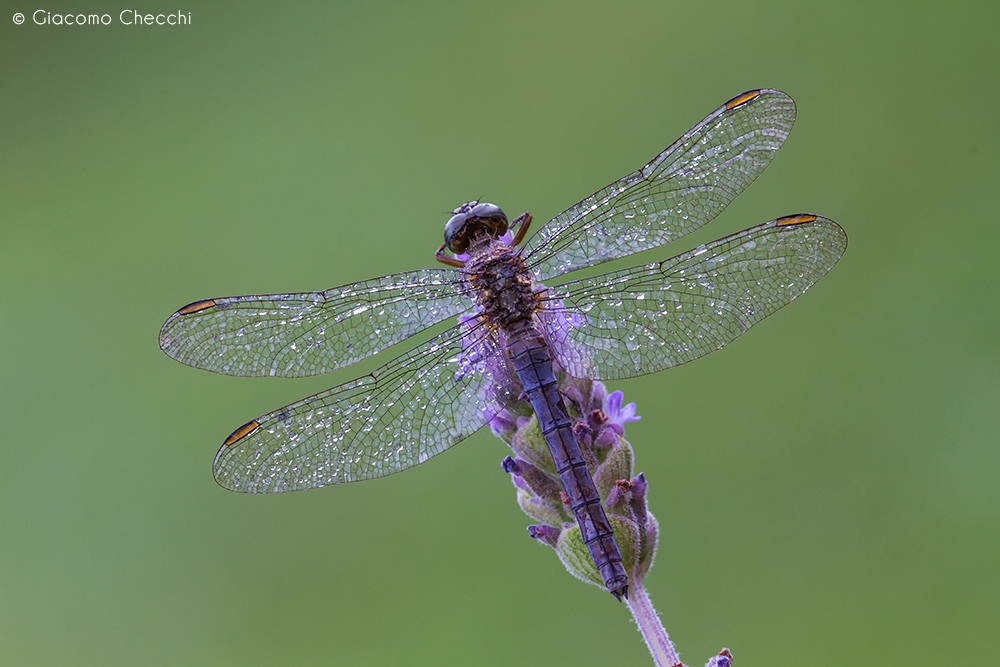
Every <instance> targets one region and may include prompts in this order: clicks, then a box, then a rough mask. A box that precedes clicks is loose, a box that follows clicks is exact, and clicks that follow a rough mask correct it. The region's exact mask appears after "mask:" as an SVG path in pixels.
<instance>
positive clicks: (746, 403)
mask: <svg viewBox="0 0 1000 667" xmlns="http://www.w3.org/2000/svg"><path fill="white" fill-rule="evenodd" d="M86 4H87V7H86V8H85V10H86V11H96V12H109V13H111V14H112V15H113V16H114V17H115V22H116V23H117V15H118V12H119V11H121V10H122V9H125V8H127V7H129V6H130V5H128V4H126V3H120V4H114V3H112V2H110V0H100V1H99V2H90V3H86ZM5 5H6V9H5V10H4V14H3V16H2V17H0V26H2V27H0V31H2V32H0V70H2V87H0V105H2V118H3V128H2V132H0V225H2V226H0V230H2V235H0V239H2V244H0V262H2V263H0V285H2V287H0V295H2V297H0V298H2V302H0V305H2V316H0V336H2V337H0V342H2V346H0V359H2V370H0V374H2V375H0V410H2V415H3V421H4V427H3V437H2V441H0V447H2V450H0V451H2V461H0V525H2V531H3V533H2V534H3V537H2V541H0V662H2V663H3V664H8V665H47V664H59V665H63V664H80V665H113V664H121V665H140V664H141V665H179V664H187V665H225V664H241V665H265V664H289V665H291V664H298V665H325V664H342V665H390V664H406V665H431V664H434V665H437V664H455V665H460V664H476V665H487V664H498V665H501V664H502V665H509V664H537V665H542V664H581V665H610V664H630V665H641V664H648V663H649V657H648V655H647V654H646V652H645V649H644V647H643V645H642V643H641V641H640V639H639V636H638V633H637V632H636V630H635V628H634V626H633V625H632V622H631V620H630V617H629V615H628V613H627V610H626V609H625V608H624V607H623V606H621V605H619V604H617V603H615V601H614V600H613V599H612V598H611V596H609V595H607V594H606V593H604V592H602V591H601V590H599V589H598V588H595V587H590V586H586V585H584V584H581V583H579V582H577V581H575V580H573V579H571V578H570V576H569V575H568V574H566V573H565V571H564V570H563V569H562V567H561V566H560V565H559V563H558V561H557V559H556V558H555V556H554V554H553V553H552V552H551V551H550V550H548V548H546V547H544V546H542V545H539V544H537V543H534V542H532V541H531V540H530V539H529V538H528V536H527V533H526V532H525V526H526V525H527V523H528V520H527V519H526V517H525V516H523V515H522V514H521V513H520V512H519V510H518V509H517V506H516V504H515V501H514V492H513V490H512V488H511V485H510V482H509V480H508V479H507V478H506V476H505V475H504V474H503V473H502V472H501V470H500V465H499V463H500V459H501V458H502V457H503V456H504V454H505V450H504V448H503V446H502V444H501V443H500V441H499V440H496V439H495V438H492V437H491V436H490V435H489V434H488V433H480V434H477V435H476V436H474V437H473V438H471V439H470V440H469V441H468V442H467V443H464V444H463V445H462V446H460V447H457V448H456V449H454V450H452V451H450V452H448V453H447V454H445V455H443V456H441V457H439V458H438V459H435V460H434V461H433V462H432V463H431V464H429V465H425V466H421V467H419V468H417V469H415V470H413V471H410V472H408V473H407V474H405V475H398V476H395V477H391V478H388V479H384V480H380V481H377V482H370V483H365V484H357V485H348V486H345V487H342V488H333V489H324V490H320V491H312V492H305V493H298V494H289V495H287V496H276V497H250V496H243V495H238V494H232V493H229V492H226V491H224V490H222V489H221V488H220V487H218V486H217V485H216V484H215V482H214V481H213V479H212V474H211V467H210V464H211V461H212V458H213V456H214V454H215V451H216V448H217V446H218V444H219V442H220V440H221V439H222V438H223V437H224V436H225V435H226V434H227V433H229V432H230V431H231V430H232V429H233V428H234V427H235V426H237V425H239V424H242V423H243V422H245V421H247V420H248V419H250V418H252V417H254V416H256V415H258V414H260V413H262V412H264V411H267V410H270V409H272V408H275V407H277V406H280V405H284V404H285V403H287V402H290V401H292V400H294V399H297V398H299V397H301V396H304V395H306V394H308V393H312V392H314V391H318V390H320V389H323V388H325V387H327V386H329V385H331V384H333V383H335V382H340V381H343V380H346V379H349V378H350V377H353V375H354V374H355V373H356V372H358V371H359V370H360V371H362V372H363V371H364V370H367V369H369V368H372V367H373V363H367V364H362V365H360V366H359V367H358V368H352V369H349V370H347V371H345V372H341V373H338V374H335V375H333V376H328V377H319V378H310V379H303V380H266V379H265V380H248V379H235V378H228V377H222V376H215V375H212V374H209V373H204V372H199V371H196V370H193V369H190V368H187V367H184V366H181V365H180V364H177V363H175V362H173V361H171V360H170V359H168V358H167V357H166V356H164V355H163V354H162V353H161V352H160V351H159V349H158V348H157V343H156V336H157V331H158V329H159V327H160V325H161V324H162V323H163V321H164V319H165V318H166V317H167V316H168V315H169V314H170V313H171V312H173V311H174V310H175V309H176V308H178V307H180V306H181V305H183V304H185V303H187V302H190V301H193V300H195V299H198V298H203V297H209V296H218V295H227V294H244V293H255V292H256V293H260V292H265V293H266V292H280V291H299V290H312V289H322V288H326V287H331V286H335V285H339V284H343V283H345V282H351V281H354V280H360V279H363V278H368V277H373V276H377V275H381V274H383V273H389V272H393V271H400V270H404V269H413V268H419V267H424V266H433V265H434V262H433V260H432V253H433V251H434V250H435V249H436V248H437V246H438V244H439V243H440V236H441V229H442V225H443V223H444V222H445V220H446V218H447V213H446V211H448V210H450V209H451V208H453V207H454V206H456V205H457V204H459V203H461V202H463V201H466V200H468V199H471V198H474V197H483V198H485V199H487V200H489V201H494V202H497V203H499V204H500V205H502V206H503V207H504V208H505V209H506V210H507V211H509V212H512V213H517V212H520V211H522V210H530V211H532V212H533V213H534V214H535V216H536V219H539V220H546V219H548V218H549V217H550V216H551V215H553V214H555V213H557V212H558V211H560V210H562V209H563V208H564V207H566V206H567V205H569V204H572V203H573V202H575V201H576V200H578V199H580V198H582V197H583V196H585V195H587V194H589V193H590V192H592V191H594V190H596V189H597V188H599V187H602V186H603V185H605V184H606V183H608V182H610V181H612V180H614V179H616V178H618V177H619V176H621V175H623V174H624V173H626V172H627V171H630V170H632V169H634V168H635V167H637V166H639V165H640V164H642V163H643V162H645V161H646V160H647V159H649V158H650V157H651V156H652V155H654V154H655V153H656V152H657V151H659V150H660V149H662V148H663V147H664V146H666V145H667V144H669V143H670V142H671V141H673V139H674V138H676V137H677V136H678V135H679V134H680V133H682V132H683V131H685V130H686V129H687V128H689V127H690V126H691V125H693V124H694V123H695V122H696V121H698V120H699V119H700V118H701V117H702V116H704V115H705V114H706V113H708V112H709V111H710V110H711V109H713V108H715V107H716V106H717V105H718V104H720V103H722V102H723V101H725V100H727V99H728V98H729V97H731V96H733V95H735V94H737V93H739V92H741V91H743V90H746V89H748V88H754V87H760V86H773V87H778V88H781V89H783V90H786V91H787V92H789V93H790V94H791V95H792V96H793V97H794V98H795V100H796V102H797V104H798V109H799V120H798V122H797V124H796V127H795V130H794V131H793V132H792V135H791V137H790V139H789V141H788V143H787V144H786V146H785V148H784V149H783V150H782V151H781V152H780V153H779V155H778V157H777V159H776V160H775V162H774V164H773V165H772V166H771V168H770V169H769V170H768V171H767V172H766V173H765V174H764V175H763V176H762V177H761V178H760V180H759V181H758V182H757V183H756V184H755V185H754V186H753V187H752V188H751V189H750V190H749V191H748V192H747V193H746V194H744V195H743V196H741V197H740V198H739V199H738V200H737V201H736V202H735V203H734V204H733V205H732V206H730V207H729V209H728V210H727V211H726V212H725V213H724V214H723V215H722V216H721V217H720V218H719V219H718V220H717V221H716V222H715V223H713V224H712V225H710V226H709V227H708V228H706V229H704V230H702V231H701V232H700V233H698V234H696V235H694V236H692V237H690V238H689V239H685V240H684V241H682V242H680V243H678V244H677V245H676V246H674V247H670V248H668V249H666V250H660V251H659V252H658V253H656V254H655V255H656V256H658V257H666V256H668V254H673V253H674V252H679V251H681V250H685V249H687V248H689V247H692V246H694V245H696V244H698V243H701V242H704V241H707V240H710V239H712V238H715V237H718V236H722V235H724V234H726V233H730V232H732V231H735V230H737V229H741V228H743V227H747V226H750V225H751V224H755V223H757V222H761V221H763V220H766V219H769V218H772V217H775V216H779V215H783V214H788V213H793V212H798V211H812V212H817V213H822V214H824V215H828V216H830V217H832V218H834V219H836V220H838V221H839V222H840V223H841V224H842V225H843V226H844V228H845V229H846V230H847V231H848V234H849V235H850V247H849V249H848V251H847V254H846V256H845V257H844V259H843V260H842V262H841V263H840V264H839V265H838V266H837V268H836V269H835V270H834V271H833V272H832V273H831V274H830V275H829V276H828V277H827V278H826V279H825V280H823V281H822V282H821V283H820V284H819V285H818V286H817V287H816V288H815V289H814V290H813V291H811V292H810V293H809V294H808V295H806V296H805V297H804V298H803V299H801V300H800V301H798V302H796V303H795V304H794V305H793V306H791V307H789V308H788V309H786V310H784V311H782V312H781V313H779V314H777V315H776V316H774V317H773V318H771V319H770V320H769V321H768V322H766V323H764V324H762V325H761V326H760V327H758V328H756V329H755V330H754V331H752V332H751V333H750V334H748V335H747V336H745V337H744V338H743V339H742V340H740V341H738V342H737V343H735V344H734V345H733V346H732V347H730V348H727V349H726V350H724V351H723V352H721V353H719V354H715V355H712V356H710V357H708V358H706V359H703V360H701V361H699V362H697V363H694V364H689V365H687V366H684V367H681V368H678V369H674V370H672V371H668V372H665V373H661V374H658V375H654V376H649V377H645V378H642V379H638V380H633V381H627V382H621V383H618V384H616V385H614V386H613V387H612V388H617V389H622V390H623V391H624V392H625V396H626V400H629V401H635V402H636V403H637V404H638V409H639V413H640V414H641V415H642V416H643V420H642V421H641V422H639V423H637V424H634V425H632V426H631V427H630V429H629V436H630V439H631V441H632V442H633V444H634V445H635V447H636V450H637V457H638V461H637V464H638V467H639V469H641V470H643V471H645V472H646V474H647V476H648V479H649V481H650V491H649V497H650V504H651V509H652V511H653V512H654V513H655V514H656V516H657V517H658V518H659V520H660V522H661V528H662V531H663V538H662V541H661V545H660V551H659V555H658V558H657V562H656V565H655V566H654V568H653V570H652V572H651V574H650V576H649V578H648V579H647V584H648V589H649V592H650V594H651V596H652V598H653V600H654V602H655V603H656V604H657V606H658V608H659V610H660V611H661V612H662V615H663V618H664V622H665V625H666V627H667V629H668V630H669V631H670V633H671V635H672V637H673V639H674V640H675V641H676V643H677V646H678V648H679V650H680V651H681V654H682V657H683V658H684V659H685V662H687V663H688V664H689V665H692V666H694V665H701V664H703V663H704V661H705V660H706V659H707V658H708V657H709V656H710V655H712V654H714V653H716V652H717V651H718V650H719V649H720V648H721V647H723V646H729V647H731V648H732V650H733V652H734V654H735V655H736V658H737V664H738V665H768V666H770V667H779V666H784V665H803V664H806V665H816V666H825V665H830V666H833V665H837V666H842V665H869V664H871V665H876V664H877V665H909V664H925V665H927V664H941V665H948V664H957V663H959V662H960V661H965V660H968V659H969V658H970V657H971V656H975V655H977V654H980V652H981V651H983V650H984V649H985V650H987V651H988V646H989V644H990V642H991V641H992V640H994V639H995V638H996V635H995V632H996V630H997V628H998V627H1000V602H998V600H1000V583H998V579H1000V575H998V567H997V563H998V554H1000V530H998V529H1000V491H998V484H997V482H996V480H997V473H998V471H1000V449H998V447H997V433H998V429H1000V410H998V396H1000V345H998V337H997V325H998V321H1000V315H998V308H997V307H998V305H1000V299H998V296H1000V293H998V290H997V277H996V266H997V263H996V256H997V248H998V244H1000V232H998V224H997V223H998V220H997V202H998V198H997V195H996V194H995V193H996V191H997V179H998V176H1000V168H998V161H997V154H998V149H1000V146H998V137H1000V134H998V132H997V129H996V128H997V121H996V116H997V108H998V102H1000V96H998V93H997V72H998V65H1000V62H998V60H1000V57H998V54H1000V51H998V50H997V48H996V43H995V30H994V29H995V27H996V25H997V21H998V18H1000V14H998V11H997V9H996V5H995V3H985V2H984V3H971V2H970V3H958V4H948V5H947V6H946V4H945V3H911V4H907V5H903V4H899V3H868V2H841V3H826V4H820V3H798V2H767V3H745V2H689V3H680V2H620V3H569V2H563V3H537V2H507V3H504V4H503V5H502V6H492V5H490V4H488V3H481V4H472V3H442V2H420V3H405V4H404V3H398V4H394V3H385V2H381V3H380V2H371V3H367V4H366V5H364V8H361V6H360V3H358V6H348V5H346V4H344V3H341V4H336V3H329V4H323V3H317V4H314V5H313V4H300V5H295V4H292V3H285V4H278V3H261V2H238V3H237V2H229V3H221V2H219V3H212V5H211V6H203V3H191V4H182V3H181V4H179V3H174V4H171V3H165V2H158V3H153V5H150V6H143V7H138V6H137V8H140V9H143V10H151V11H162V12H171V11H183V12H191V14H192V20H193V23H192V25H190V26H186V27H156V26H152V27H137V26H132V27H127V26H122V25H117V24H116V25H112V26H108V27H100V28H95V27H91V28H86V27H72V26H38V25H33V24H32V23H31V16H30V15H31V13H32V12H33V11H35V10H36V9H44V10H47V11H50V12H54V13H55V12H62V11H66V10H67V9H72V10H73V11H79V10H81V3H66V2H50V3H47V4H45V5H40V4H35V5H32V4H29V3H27V2H24V1H23V0H17V1H15V2H7V3H5ZM15 11H20V12H23V13H25V14H27V15H28V22H27V23H25V24H24V25H20V26H18V25H15V24H14V22H13V21H12V19H11V17H12V15H13V13H14V12H15ZM619 266H620V265H619ZM990 628H993V631H992V635H991V632H990V630H989V629H990ZM987 659H988V658H987Z"/></svg>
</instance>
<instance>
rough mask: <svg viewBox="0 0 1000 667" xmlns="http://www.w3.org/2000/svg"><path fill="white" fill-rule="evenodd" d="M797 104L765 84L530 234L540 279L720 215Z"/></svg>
mask: <svg viewBox="0 0 1000 667" xmlns="http://www.w3.org/2000/svg"><path fill="white" fill-rule="evenodd" d="M794 122H795V103H794V102H793V101H792V98H790V97H789V96H788V95H786V94H785V93H783V92H781V91H780V90H774V89H769V88H765V89H762V90H756V91H749V92H747V93H743V94H742V95H738V96H737V97H734V98H733V99H732V100H730V101H729V102H727V103H726V104H723V105H722V106H720V107H719V108H718V109H716V110H715V111H713V112H712V113H710V114H709V115H708V116H707V117H705V119H704V120H702V121H701V122H700V123H698V124H697V125H695V126H694V127H693V128H691V129H690V130H688V131H687V132H686V133H684V135H683V136H681V137H680V138H679V139H678V140H677V141H675V142H674V143H673V144H671V145H670V146H669V147H667V148H666V149H665V150H664V151H662V152H661V153H660V154H659V155H657V156H656V157H655V158H653V159H652V160H651V161H650V162H649V163H647V164H646V165H645V166H643V167H641V168H639V169H637V170H636V171H634V172H632V173H631V174H628V175H627V176H624V177H622V178H620V179H619V180H617V181H615V182H614V183H612V184H611V185H609V186H607V187H606V188H604V189H602V190H599V191H598V192H596V193H594V194H593V195H591V196H589V197H587V198H586V199H584V200H583V201H581V202H579V203H577V204H574V205H573V206H571V207H570V208H568V209H566V210H565V211H563V212H562V213H560V214H559V215H557V216H556V217H554V218H553V219H552V220H550V221H549V222H548V223H547V224H546V225H545V226H544V227H542V228H541V229H540V230H539V231H538V232H536V233H535V234H534V236H532V237H531V238H530V239H528V241H527V243H526V244H525V255H526V257H527V263H528V266H529V267H531V268H532V269H533V270H534V272H535V276H536V278H537V279H539V280H547V279H549V278H552V277H554V276H558V275H561V274H563V273H568V272H570V271H573V270H576V269H580V268H583V267H587V266H593V265H595V264H599V263H601V262H606V261H608V260H612V259H616V258H619V257H625V256H627V255H631V254H634V253H637V252H640V251H643V250H648V249H650V248H655V247H657V246H660V245H663V244H665V243H669V242H671V241H674V240H676V239H678V238H680V237H682V236H684V235H686V234H689V233H691V232H693V231H694V230H696V229H698V228H699V227H702V226H703V225H705V224H706V223H708V222H709V221H711V220H712V219H713V218H715V216H716V215H718V214H719V213H720V212H721V211H722V210H723V209H724V208H725V207H726V206H727V205H728V204H729V203H730V202H731V201H732V200H733V199H735V198H736V196H737V195H738V194H740V193H741V192H743V190H745V189H746V188H747V186H749V185H750V184H751V183H752V182H753V181H754V179H756V178H757V176H758V175H759V174H760V173H761V172H762V171H763V170H764V168H765V167H767V165H768V164H770V162H771V159H772V158H773V157H774V154H775V152H776V151H777V150H778V149H779V148H781V145H782V144H783V143H784V142H785V139H786V138H787V137H788V133H789V132H790V131H791V129H792V124H793V123H794Z"/></svg>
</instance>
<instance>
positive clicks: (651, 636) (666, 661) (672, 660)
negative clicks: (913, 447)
mask: <svg viewBox="0 0 1000 667" xmlns="http://www.w3.org/2000/svg"><path fill="white" fill-rule="evenodd" d="M626 604H627V605H628V609H629V611H630V612H632V617H633V618H635V622H636V625H638V626H639V632H641V633H642V638H643V640H645V642H646V646H647V648H649V653H650V655H652V656H653V663H654V664H655V665H656V667H676V666H678V665H682V664H683V663H681V660H680V658H678V657H677V651H675V650H674V645H673V644H672V643H670V637H669V636H668V635H667V631H666V630H665V629H664V627H663V624H662V623H661V622H660V617H659V616H657V614H656V609H654V608H653V603H652V601H650V599H649V595H648V594H647V593H646V588H645V587H644V586H643V585H642V582H635V583H634V584H633V586H632V587H631V589H630V590H629V592H628V599H627V600H626Z"/></svg>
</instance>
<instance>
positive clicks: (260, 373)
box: [160, 269, 471, 377]
mask: <svg viewBox="0 0 1000 667" xmlns="http://www.w3.org/2000/svg"><path fill="white" fill-rule="evenodd" d="M462 291H463V290H462V285H461V283H460V282H459V275H458V273H457V272H456V271H455V270H453V269H424V270H421V271H410V272H407V273H397V274H394V275H389V276H383V277H381V278H376V279H374V280H366V281H362V282H358V283H353V284H351V285H344V286H342V287H335V288H333V289H328V290H326V291H324V292H305V293H299V294H269V295H261V296H236V297H222V298H217V299H207V300H205V301H198V302H195V303H192V304H190V305H188V306H185V307H184V308H181V309H180V310H179V311H177V312H176V313H174V314H173V315H171V316H170V318H169V319H167V321H166V323H165V324H164V325H163V328H162V329H161V330H160V348H161V349H162V350H163V351H164V352H166V353H167V354H168V355H170V356H171V357H173V358H174V359H176V360H177V361H180V362H181V363H184V364H187V365H188V366H194V367H196V368H203V369H205V370H209V371H214V372H216V373H223V374H226V375H238V376H248V377H264V376H278V377H303V376H306V375H318V374H320V373H326V372H329V371H332V370H335V369H337V368H343V367H344V366H348V365H350V364H352V363H354V362H356V361H358V360H360V359H364V358H365V357H368V356H371V355H372V354H375V353H376V352H379V351H381V350H384V349H386V348H387V347H389V346H391V345H393V344H395V343H398V342H399V341H401V340H404V339H406V338H408V337H409V336H412V335H413V334H415V333H417V332H419V331H421V330H423V329H425V328H427V327H429V326H431V325H433V324H436V323H438V322H441V321H443V320H445V319H447V318H448V317H452V316H454V315H457V314H458V313H460V312H462V311H464V310H466V309H467V308H468V307H469V306H470V305H471V303H470V302H468V301H467V300H466V299H465V297H464V296H463V295H462V293H461V292H462Z"/></svg>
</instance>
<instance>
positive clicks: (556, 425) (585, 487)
mask: <svg viewBox="0 0 1000 667" xmlns="http://www.w3.org/2000/svg"><path fill="white" fill-rule="evenodd" d="M505 333H506V335H507V351H508V354H509V355H510V359H511V362H512V365H513V367H514V372H515V373H517V377H518V379H519V380H520V381H521V386H522V387H523V388H524V393H525V395H526V396H527V398H528V401H529V402H530V403H531V407H532V409H533V410H534V411H535V415H536V416H537V417H538V425H539V428H540V429H541V431H542V435H543V436H544V437H545V443H546V444H547V445H548V447H549V452H550V454H551V455H552V461H553V463H555V468H556V473H557V474H558V475H559V478H560V479H561V480H562V485H563V490H564V491H565V492H566V497H567V501H568V505H569V507H570V509H571V510H573V514H574V516H576V521H577V524H578V525H579V526H580V532H581V534H582V536H583V541H584V543H585V544H586V545H587V548H588V549H589V550H590V557H591V559H592V560H593V561H594V565H595V566H596V567H597V571H598V572H600V574H601V579H602V580H603V581H604V585H605V586H606V587H607V589H608V590H609V591H610V592H611V594H612V595H614V596H615V597H616V598H618V599H619V600H620V599H621V598H622V597H623V596H624V597H627V596H628V576H627V575H626V573H625V567H624V566H623V565H622V556H621V551H620V550H619V549H618V543H617V542H615V537H614V533H612V531H611V524H610V522H609V521H608V517H607V515H606V514H605V512H604V507H603V506H602V505H601V497H600V495H599V494H598V493H597V487H596V486H595V484H594V480H593V478H592V477H591V475H590V470H589V469H588V468H587V463H586V461H585V460H584V458H583V452H582V450H581V449H580V445H579V443H578V442H577V439H576V436H575V435H574V434H573V422H572V420H571V419H570V417H569V414H568V413H567V411H566V405H565V403H563V400H562V396H561V395H560V393H559V386H558V383H557V380H556V376H555V371H554V369H553V367H552V358H551V356H550V355H549V349H548V346H547V345H546V343H545V339H544V338H543V337H542V335H541V334H540V332H539V331H538V329H537V327H535V324H534V322H533V321H532V320H530V319H525V320H519V321H517V322H515V323H513V325H512V326H510V327H509V328H508V329H507V331H506V332H505Z"/></svg>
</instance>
